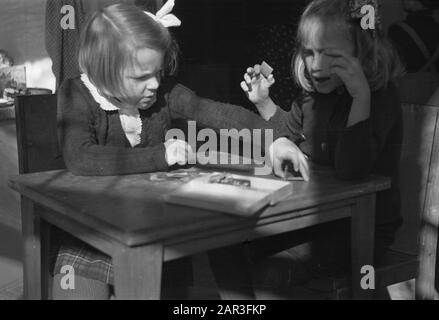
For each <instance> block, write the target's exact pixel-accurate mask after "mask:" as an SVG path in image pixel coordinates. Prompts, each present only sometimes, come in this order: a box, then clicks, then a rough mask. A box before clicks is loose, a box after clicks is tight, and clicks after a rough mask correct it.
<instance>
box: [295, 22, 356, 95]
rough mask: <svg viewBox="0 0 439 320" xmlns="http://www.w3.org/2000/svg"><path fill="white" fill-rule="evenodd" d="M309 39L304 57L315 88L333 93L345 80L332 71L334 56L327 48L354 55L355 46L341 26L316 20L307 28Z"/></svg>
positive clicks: (320, 91)
mask: <svg viewBox="0 0 439 320" xmlns="http://www.w3.org/2000/svg"><path fill="white" fill-rule="evenodd" d="M307 29H308V30H307V37H306V38H307V41H305V43H304V44H303V52H302V57H303V61H304V62H305V67H306V70H307V72H308V74H309V76H310V77H311V81H312V85H313V87H314V89H315V90H316V91H317V92H319V93H331V92H332V91H334V90H335V89H337V88H338V87H340V86H342V85H343V81H342V80H341V79H340V77H338V76H337V75H336V74H334V73H332V71H331V68H330V67H331V63H332V58H331V57H329V56H327V55H326V54H325V50H327V49H339V50H343V51H345V52H346V53H348V54H350V55H353V54H354V46H353V44H352V42H351V41H350V40H349V39H348V37H347V32H344V31H343V30H342V29H340V27H338V28H337V27H336V26H331V25H326V24H323V23H322V22H320V21H314V22H312V23H310V24H309V28H307Z"/></svg>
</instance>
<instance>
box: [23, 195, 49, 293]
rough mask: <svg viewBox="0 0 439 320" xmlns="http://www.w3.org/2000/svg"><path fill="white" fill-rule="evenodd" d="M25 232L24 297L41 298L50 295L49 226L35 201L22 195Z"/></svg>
mask: <svg viewBox="0 0 439 320" xmlns="http://www.w3.org/2000/svg"><path fill="white" fill-rule="evenodd" d="M21 219H22V234H23V291H24V292H23V297H24V299H30V300H40V299H47V298H48V296H49V287H50V285H49V284H50V279H49V278H50V277H49V230H48V229H49V227H48V224H47V223H45V222H44V221H42V220H41V219H40V217H39V215H38V213H37V211H36V205H35V203H34V202H33V201H32V200H30V199H28V198H26V197H21Z"/></svg>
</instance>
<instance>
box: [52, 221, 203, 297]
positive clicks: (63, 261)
mask: <svg viewBox="0 0 439 320" xmlns="http://www.w3.org/2000/svg"><path fill="white" fill-rule="evenodd" d="M66 265H68V266H72V267H73V269H74V271H75V275H78V276H81V277H83V278H87V279H93V280H97V281H101V282H104V283H107V284H108V285H113V284H114V274H113V263H112V261H111V257H110V256H108V255H106V254H105V253H102V252H101V251H99V250H97V249H95V248H93V247H92V246H90V245H88V244H86V243H85V242H83V241H81V240H79V239H77V238H75V237H73V236H71V235H70V234H68V233H66V232H64V231H62V230H60V229H58V228H56V227H53V226H52V227H51V230H50V270H51V272H50V273H51V275H52V276H54V275H56V274H60V273H61V269H62V267H63V266H66ZM147 267H148V266H145V268H147ZM162 274H163V278H162V287H163V290H164V291H166V290H167V289H169V290H174V289H175V288H176V287H187V286H190V285H192V284H193V281H194V279H193V269H192V259H191V258H190V257H186V258H182V259H178V260H174V261H171V262H166V263H164V264H163V273H162Z"/></svg>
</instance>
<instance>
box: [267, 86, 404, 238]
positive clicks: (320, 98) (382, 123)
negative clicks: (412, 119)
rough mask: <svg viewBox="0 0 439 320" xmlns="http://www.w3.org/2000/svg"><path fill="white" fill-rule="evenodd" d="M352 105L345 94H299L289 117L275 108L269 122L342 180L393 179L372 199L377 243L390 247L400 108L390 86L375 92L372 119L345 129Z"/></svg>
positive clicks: (395, 219)
mask: <svg viewBox="0 0 439 320" xmlns="http://www.w3.org/2000/svg"><path fill="white" fill-rule="evenodd" d="M351 105H352V97H351V96H350V95H349V93H348V92H347V91H346V90H341V92H340V91H338V90H336V91H334V92H333V93H331V94H318V93H311V94H303V95H301V96H300V97H298V98H297V99H296V100H295V101H294V103H293V106H292V108H291V111H290V112H285V111H283V110H282V109H281V108H278V111H277V112H276V114H275V115H274V116H273V117H272V118H271V119H270V122H271V123H272V124H273V126H275V127H276V128H278V129H279V130H281V131H283V130H286V131H287V132H289V134H288V136H289V138H290V139H291V140H292V141H294V142H295V143H296V144H297V145H298V146H299V147H300V149H301V150H302V152H304V153H305V154H306V155H308V157H309V158H310V160H311V161H312V162H315V163H319V164H322V165H329V166H332V167H333V168H335V172H336V175H337V177H338V178H340V179H345V180H352V179H362V178H366V177H367V176H369V175H370V174H378V175H382V176H387V177H390V178H391V179H392V187H391V189H390V190H387V191H384V192H380V193H378V194H377V199H376V225H377V226H376V233H377V235H376V236H377V241H380V242H384V243H387V244H389V243H391V242H393V235H394V233H395V232H396V230H397V228H398V226H399V225H400V223H401V216H400V193H399V186H398V184H399V183H398V175H399V162H400V154H401V144H402V129H403V127H402V109H401V103H400V100H399V96H398V93H397V90H396V88H395V87H394V86H389V87H388V88H387V89H381V90H378V91H376V92H373V93H372V96H371V115H370V118H369V119H367V120H365V121H362V122H359V123H357V124H355V125H353V126H351V127H348V128H347V127H346V124H347V121H348V117H349V113H350V110H351Z"/></svg>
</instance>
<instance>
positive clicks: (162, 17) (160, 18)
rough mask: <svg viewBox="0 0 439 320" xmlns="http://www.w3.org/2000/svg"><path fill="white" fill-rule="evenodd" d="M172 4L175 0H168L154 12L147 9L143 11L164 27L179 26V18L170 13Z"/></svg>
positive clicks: (173, 4)
mask: <svg viewBox="0 0 439 320" xmlns="http://www.w3.org/2000/svg"><path fill="white" fill-rule="evenodd" d="M174 6H175V0H168V1H167V2H166V3H165V4H164V5H163V7H162V8H161V9H160V10H159V11H157V13H156V14H153V13H151V12H148V11H145V13H146V14H147V15H148V16H150V17H151V18H153V19H154V20H155V21H157V22H158V23H160V24H162V25H163V26H164V27H165V28H169V27H179V26H181V21H180V19H178V18H177V17H176V16H175V15H173V14H172V13H171V11H172V9H174Z"/></svg>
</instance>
